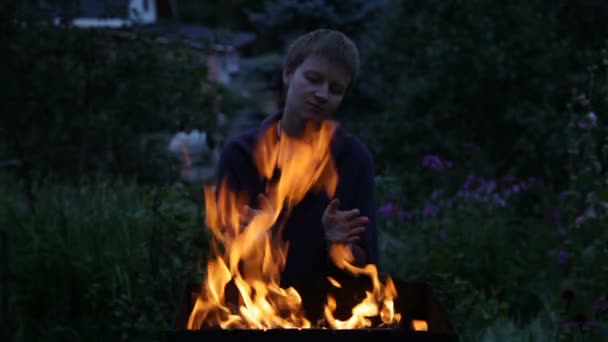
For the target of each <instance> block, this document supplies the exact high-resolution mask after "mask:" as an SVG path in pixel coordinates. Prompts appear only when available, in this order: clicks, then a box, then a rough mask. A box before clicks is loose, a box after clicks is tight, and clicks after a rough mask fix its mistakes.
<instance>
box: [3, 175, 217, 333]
mask: <svg viewBox="0 0 608 342" xmlns="http://www.w3.org/2000/svg"><path fill="white" fill-rule="evenodd" d="M2 184H3V186H2V187H0V227H2V229H4V230H6V231H7V233H8V236H9V241H10V251H11V263H10V270H11V280H10V289H11V293H12V296H11V303H10V307H11V311H12V314H11V317H10V321H9V326H8V327H7V328H8V329H7V330H8V331H9V332H8V335H9V337H12V338H13V339H14V340H16V341H24V340H28V341H29V340H32V341H43V340H49V341H52V340H74V341H76V340H78V341H82V340H87V341H95V340H100V341H101V340H118V339H123V340H126V339H129V340H133V339H134V338H138V337H141V338H143V339H145V338H146V337H149V336H151V335H150V334H157V333H158V332H161V331H163V330H166V329H168V328H169V327H170V324H171V319H172V315H173V313H174V311H175V305H176V303H177V302H178V298H179V295H180V294H181V291H183V288H184V284H185V282H187V281H189V280H190V279H192V278H193V277H195V276H196V274H195V270H196V267H195V262H196V261H197V259H198V258H200V257H201V256H203V255H204V253H205V250H206V242H205V241H206V238H205V236H204V235H205V233H204V230H203V228H202V227H201V226H199V225H200V221H199V220H197V217H198V216H199V215H198V213H197V206H196V204H195V203H194V202H193V201H192V200H190V199H189V198H188V197H187V195H186V192H185V191H184V190H185V189H183V188H180V187H179V186H174V187H166V188H157V189H155V188H141V187H138V186H136V185H135V184H133V183H130V182H125V181H109V180H107V179H95V180H85V181H82V182H79V183H78V184H77V185H61V184H54V183H53V182H52V181H50V180H46V181H42V182H39V183H37V184H35V192H34V193H35V198H36V200H35V202H34V203H33V210H32V208H30V207H28V205H27V203H28V202H27V201H26V198H25V197H24V196H23V191H22V190H21V189H22V184H20V183H19V182H15V181H14V179H10V178H7V177H4V178H3V179H2Z"/></svg>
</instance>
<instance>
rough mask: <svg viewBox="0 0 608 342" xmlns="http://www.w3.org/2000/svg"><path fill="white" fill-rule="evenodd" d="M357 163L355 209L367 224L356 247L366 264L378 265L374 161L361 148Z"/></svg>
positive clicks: (367, 152) (369, 154) (366, 151)
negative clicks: (358, 174) (357, 176)
mask: <svg viewBox="0 0 608 342" xmlns="http://www.w3.org/2000/svg"><path fill="white" fill-rule="evenodd" d="M361 154H362V156H361V158H360V159H359V158H358V159H359V162H360V163H361V165H354V167H360V170H361V174H360V180H361V183H360V186H359V187H358V189H357V192H356V196H355V208H358V209H359V211H360V213H361V215H362V216H367V217H368V218H369V223H368V225H367V227H366V229H365V232H364V233H363V235H362V237H361V240H360V241H359V242H358V246H359V247H360V248H361V249H363V252H364V253H365V263H366V264H377V263H378V232H377V229H376V202H375V182H374V160H373V158H372V155H371V153H370V152H369V151H368V149H367V148H365V147H363V150H362V151H361Z"/></svg>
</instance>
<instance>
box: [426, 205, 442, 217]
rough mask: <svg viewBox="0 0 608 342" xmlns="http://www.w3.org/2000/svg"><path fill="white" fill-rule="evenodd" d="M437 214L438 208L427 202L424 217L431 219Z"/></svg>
mask: <svg viewBox="0 0 608 342" xmlns="http://www.w3.org/2000/svg"><path fill="white" fill-rule="evenodd" d="M438 212H439V207H438V206H436V205H435V204H433V203H431V202H427V203H426V204H425V205H424V217H433V216H436V215H437V213H438Z"/></svg>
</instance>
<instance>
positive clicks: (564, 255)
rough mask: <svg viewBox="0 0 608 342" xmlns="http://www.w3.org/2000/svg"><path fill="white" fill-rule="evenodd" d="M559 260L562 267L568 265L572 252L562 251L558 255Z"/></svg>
mask: <svg viewBox="0 0 608 342" xmlns="http://www.w3.org/2000/svg"><path fill="white" fill-rule="evenodd" d="M557 259H558V262H559V264H560V265H567V264H568V262H569V261H570V252H568V251H564V250H560V251H559V252H558V253H557Z"/></svg>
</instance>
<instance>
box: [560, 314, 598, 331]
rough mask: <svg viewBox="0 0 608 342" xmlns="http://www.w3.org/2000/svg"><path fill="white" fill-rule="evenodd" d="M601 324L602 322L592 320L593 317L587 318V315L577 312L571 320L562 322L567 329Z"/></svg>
mask: <svg viewBox="0 0 608 342" xmlns="http://www.w3.org/2000/svg"><path fill="white" fill-rule="evenodd" d="M599 326H600V322H598V321H596V320H591V319H587V317H585V315H583V314H576V315H574V316H573V317H572V318H571V319H569V320H565V321H563V322H562V327H564V328H566V329H573V328H577V329H580V328H583V327H585V328H587V327H588V328H592V327H599Z"/></svg>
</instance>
